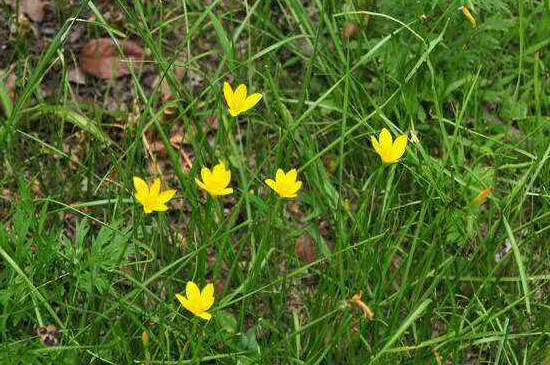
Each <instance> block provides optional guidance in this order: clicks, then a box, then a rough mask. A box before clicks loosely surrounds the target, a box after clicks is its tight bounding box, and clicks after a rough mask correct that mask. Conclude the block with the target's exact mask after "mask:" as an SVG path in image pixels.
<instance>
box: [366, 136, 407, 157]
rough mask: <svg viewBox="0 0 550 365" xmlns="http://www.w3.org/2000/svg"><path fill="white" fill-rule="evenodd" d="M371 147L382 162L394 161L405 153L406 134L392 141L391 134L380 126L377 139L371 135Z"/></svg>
mask: <svg viewBox="0 0 550 365" xmlns="http://www.w3.org/2000/svg"><path fill="white" fill-rule="evenodd" d="M370 138H371V142H372V147H374V150H375V151H376V153H378V154H379V155H380V157H381V158H382V162H384V163H388V164H389V163H396V162H398V161H399V159H400V158H401V156H403V154H404V153H405V148H407V136H406V135H402V136H399V137H397V138H396V139H395V141H392V136H391V134H390V132H389V131H388V130H387V129H386V128H382V131H381V132H380V136H379V137H378V141H377V140H376V138H375V137H374V136H371V137H370Z"/></svg>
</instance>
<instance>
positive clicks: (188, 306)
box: [176, 294, 198, 315]
mask: <svg viewBox="0 0 550 365" xmlns="http://www.w3.org/2000/svg"><path fill="white" fill-rule="evenodd" d="M176 298H177V299H178V301H179V302H180V304H181V306H182V307H183V308H185V309H187V310H188V311H189V312H191V313H193V314H194V315H198V314H197V312H198V310H197V307H196V306H195V305H194V304H193V303H192V302H191V301H190V300H189V299H187V298H186V297H184V296H183V295H181V294H176Z"/></svg>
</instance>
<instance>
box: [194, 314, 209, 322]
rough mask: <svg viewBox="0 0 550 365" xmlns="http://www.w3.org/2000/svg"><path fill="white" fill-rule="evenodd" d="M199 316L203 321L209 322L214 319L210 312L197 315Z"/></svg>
mask: <svg viewBox="0 0 550 365" xmlns="http://www.w3.org/2000/svg"><path fill="white" fill-rule="evenodd" d="M195 314H196V315H197V316H199V317H201V318H202V319H206V320H207V321H208V320H210V318H212V315H211V314H210V313H208V312H202V313H195Z"/></svg>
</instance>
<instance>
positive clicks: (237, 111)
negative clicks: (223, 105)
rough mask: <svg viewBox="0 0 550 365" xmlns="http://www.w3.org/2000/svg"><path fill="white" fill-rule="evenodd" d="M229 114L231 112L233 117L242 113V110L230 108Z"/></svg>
mask: <svg viewBox="0 0 550 365" xmlns="http://www.w3.org/2000/svg"><path fill="white" fill-rule="evenodd" d="M229 114H231V116H232V117H236V116H238V115H239V114H241V112H240V111H239V110H237V109H229Z"/></svg>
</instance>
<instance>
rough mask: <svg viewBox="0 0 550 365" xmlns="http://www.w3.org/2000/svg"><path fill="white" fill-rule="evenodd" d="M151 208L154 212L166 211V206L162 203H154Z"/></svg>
mask: <svg viewBox="0 0 550 365" xmlns="http://www.w3.org/2000/svg"><path fill="white" fill-rule="evenodd" d="M151 209H152V210H154V211H155V212H166V211H167V210H168V207H167V206H166V205H165V204H164V203H162V204H161V203H159V204H157V205H154V206H152V207H151Z"/></svg>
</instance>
